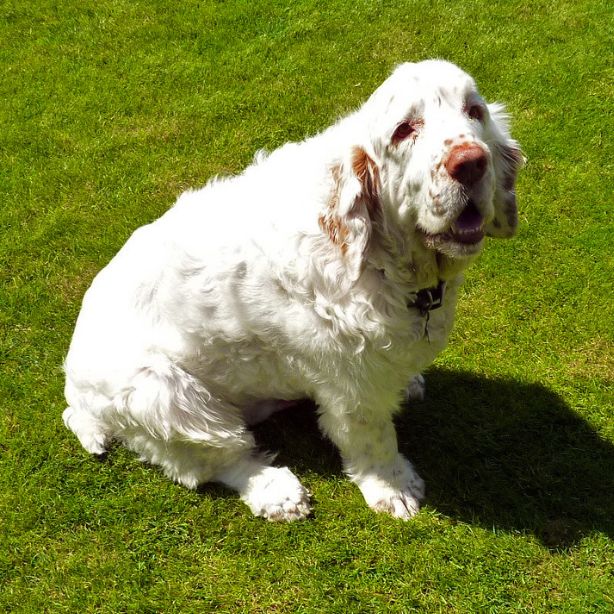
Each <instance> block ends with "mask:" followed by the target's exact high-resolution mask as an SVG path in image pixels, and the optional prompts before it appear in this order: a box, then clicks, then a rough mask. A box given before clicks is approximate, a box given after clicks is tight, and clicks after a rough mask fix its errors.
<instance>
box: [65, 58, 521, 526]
mask: <svg viewBox="0 0 614 614" xmlns="http://www.w3.org/2000/svg"><path fill="white" fill-rule="evenodd" d="M521 159H522V158H521V153H520V149H519V147H518V145H517V144H516V142H515V141H513V140H512V139H511V138H510V136H509V133H508V129H507V123H506V120H505V116H504V114H503V111H502V107H501V106H499V105H487V104H486V103H485V102H484V101H483V99H482V98H481V97H480V95H479V94H478V92H477V89H476V86H475V83H474V81H473V80H472V79H471V77H469V76H468V75H467V74H465V73H464V72H462V71H461V70H460V69H459V68H457V67H456V66H454V65H452V64H449V63H447V62H443V61H427V62H421V63H418V64H403V65H401V66H399V67H398V68H397V69H396V70H395V71H394V73H393V74H392V75H391V76H390V77H389V78H388V79H387V80H386V81H385V82H384V83H383V84H382V86H381V87H379V88H378V89H377V90H376V92H375V93H374V94H373V95H372V96H371V98H369V100H368V101H367V102H366V103H365V104H364V105H363V106H362V107H361V108H360V109H359V110H358V111H356V112H355V113H353V114H351V115H350V116H349V117H346V118H344V119H341V120H340V121H338V122H337V123H336V124H335V125H333V126H332V127H331V128H329V129H327V130H325V131H324V132H323V133H321V134H319V135H317V136H315V137H312V138H309V139H307V140H305V141H303V142H302V143H291V144H287V145H285V146H283V147H281V148H280V149H278V150H276V151H274V152H273V153H272V154H270V155H268V156H266V155H265V154H258V155H257V156H256V160H255V162H254V164H253V165H251V166H250V167H249V168H247V169H246V170H245V171H244V172H243V174H241V175H239V176H238V177H232V178H227V179H216V180H214V181H212V182H210V183H209V184H208V185H207V186H205V187H204V188H202V189H200V190H196V191H188V192H186V193H184V194H182V195H181V197H180V198H179V200H178V201H177V203H176V205H175V206H174V207H173V208H171V209H170V210H169V211H168V212H167V213H166V214H165V215H163V216H162V217H161V218H160V219H159V220H157V221H155V222H154V223H152V224H150V225H148V226H145V227H143V228H140V229H139V230H137V231H136V232H135V233H134V234H133V235H132V237H131V238H130V240H129V241H128V242H127V243H126V245H125V246H124V247H123V248H122V249H121V251H120V252H119V253H118V254H117V256H116V257H115V258H114V259H113V260H112V261H111V263H110V264H109V265H108V266H107V267H106V268H105V269H104V270H103V271H101V273H100V274H99V275H98V276H97V277H96V279H95V280H94V282H93V284H92V286H91V288H90V289H89V290H88V292H87V294H86V295H85V298H84V301H83V308H82V311H81V314H80V316H79V319H78V322H77V326H76V330H75V334H74V337H73V340H72V344H71V346H70V350H69V353H68V356H67V358H66V362H65V371H66V380H67V381H66V398H67V400H68V405H69V406H68V408H67V409H66V410H65V412H64V422H65V424H66V425H67V426H68V427H69V428H70V429H72V431H73V432H74V433H75V434H76V435H77V437H78V438H79V440H80V442H81V444H82V445H83V447H84V448H85V449H86V450H88V451H89V452H91V453H93V454H102V453H103V452H104V451H105V448H106V446H107V444H108V442H109V441H110V440H111V439H119V440H120V441H122V442H123V443H124V444H125V445H126V446H128V447H129V448H130V449H132V450H134V451H136V452H137V453H138V454H139V455H140V457H141V459H143V460H144V461H148V462H150V463H154V464H157V465H160V466H161V467H162V469H163V470H164V473H165V474H166V475H168V476H169V477H170V478H172V479H173V480H176V481H177V482H180V483H181V484H184V485H186V486H187V487H189V488H195V487H196V486H197V485H198V484H200V483H202V482H207V481H216V482H221V483H223V484H226V485H228V486H229V487H231V488H233V489H236V490H237V491H238V492H239V493H240V496H241V498H242V499H243V501H245V503H247V505H248V506H249V507H250V509H251V510H252V512H253V513H254V514H256V515H259V516H264V517H265V518H268V519H270V520H294V519H299V518H303V517H305V516H306V515H307V514H308V513H309V511H310V505H309V493H308V492H307V491H306V490H305V488H303V486H302V485H301V484H300V482H299V481H298V479H297V478H296V477H295V476H294V475H293V474H292V473H291V472H290V470H289V469H287V468H279V467H273V466H271V464H270V462H271V459H270V458H269V457H267V456H266V455H263V454H259V453H257V452H256V450H255V443H254V438H253V435H252V433H251V432H250V430H249V428H248V427H247V424H248V423H253V422H255V421H257V420H260V419H263V418H265V417H266V416H267V415H269V414H270V413H271V412H272V411H274V410H275V409H277V408H279V407H283V406H284V405H287V404H288V401H292V400H296V399H302V398H305V397H309V398H311V399H313V400H314V401H315V402H316V403H317V405H318V407H319V424H320V427H321V429H322V431H323V432H324V433H325V434H326V435H327V436H328V437H329V438H330V439H331V440H332V441H333V442H334V443H335V444H336V446H337V447H338V448H339V451H340V453H341V457H342V459H343V464H344V469H345V472H346V473H347V475H348V476H349V478H350V479H351V480H352V481H353V482H354V483H355V484H356V485H357V486H358V487H359V488H360V490H361V491H362V493H363V495H364V498H365V499H366V502H367V504H368V505H369V506H370V507H372V508H373V509H374V510H377V511H381V512H388V513H389V514H392V515H393V516H396V517H399V518H410V517H411V516H413V515H414V514H416V512H417V511H418V508H419V501H420V500H421V499H422V498H423V496H424V484H423V482H422V480H421V479H420V477H419V476H418V475H417V474H416V472H415V470H414V469H413V467H412V465H411V464H410V463H409V461H407V460H406V459H405V458H404V457H403V456H402V455H401V454H400V453H399V452H398V447H397V440H396V433H395V429H394V426H393V421H392V418H393V415H394V414H395V413H396V412H397V410H398V408H399V404H400V402H401V399H402V395H403V391H404V390H406V389H407V390H408V391H409V392H410V393H411V394H413V395H414V396H416V395H421V394H422V393H423V386H424V380H422V377H421V375H420V373H421V371H422V370H423V369H424V368H425V367H427V366H428V365H429V364H430V363H431V362H432V361H433V359H434V358H435V356H436V355H437V353H438V352H440V351H441V349H442V348H443V347H444V346H445V344H446V339H447V337H448V334H449V332H450V328H451V326H452V322H453V319H454V311H455V303H456V294H457V289H458V286H459V284H460V281H461V272H462V271H463V269H464V268H465V267H466V266H467V265H468V264H469V263H470V262H471V261H472V260H473V259H474V258H475V256H476V255H477V254H478V252H479V251H480V249H481V248H482V244H483V238H484V235H485V234H487V235H491V236H497V237H507V236H511V235H512V234H513V233H514V230H515V227H516V219H517V218H516V203H515V195H514V183H515V177H516V171H517V169H518V167H519V166H520V163H521ZM408 382H409V383H410V385H409V387H407V386H408Z"/></svg>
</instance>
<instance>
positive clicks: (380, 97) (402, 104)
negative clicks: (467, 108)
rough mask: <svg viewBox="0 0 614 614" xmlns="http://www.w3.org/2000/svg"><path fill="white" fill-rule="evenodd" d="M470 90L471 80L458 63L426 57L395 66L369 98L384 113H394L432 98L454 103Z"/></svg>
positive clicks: (422, 103)
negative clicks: (425, 59)
mask: <svg viewBox="0 0 614 614" xmlns="http://www.w3.org/2000/svg"><path fill="white" fill-rule="evenodd" d="M472 93H477V89H476V85H475V82H474V80H473V79H472V77H471V76H470V75H468V74H467V73H466V72H464V71H463V70H461V69H460V68H459V67H458V66H456V65H454V64H451V63H450V62H445V61H443V60H427V61H424V62H419V63H415V64H410V63H406V64H401V65H399V66H397V68H396V69H395V70H394V72H393V73H392V74H391V75H390V77H388V79H386V81H384V83H382V85H381V86H380V87H379V88H378V89H377V90H376V91H375V92H374V93H373V95H372V96H371V99H370V102H372V103H373V104H376V105H377V106H379V107H380V109H381V110H383V111H385V112H386V113H387V114H395V113H397V112H401V113H404V112H406V109H407V106H408V105H417V106H418V107H421V106H423V105H426V104H429V103H430V102H433V101H436V102H438V103H439V104H441V102H442V101H445V102H446V103H448V104H450V105H452V106H456V104H457V103H458V102H459V101H463V100H465V99H466V98H467V97H468V96H470V95H471V94H472ZM382 107H383V108H382ZM404 109H405V110H404Z"/></svg>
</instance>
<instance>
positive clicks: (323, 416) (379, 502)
mask: <svg viewBox="0 0 614 614" xmlns="http://www.w3.org/2000/svg"><path fill="white" fill-rule="evenodd" d="M320 427H321V429H322V430H323V431H324V433H325V434H326V435H327V436H328V437H329V438H330V439H331V440H332V441H333V442H334V443H335V444H336V445H337V447H338V448H339V451H340V452H341V457H342V459H343V466H344V470H345V472H346V473H347V475H348V476H349V478H350V479H351V480H352V482H354V483H355V484H356V485H357V486H358V487H359V488H360V490H361V492H362V494H363V496H364V498H365V501H366V502H367V504H368V505H369V507H371V508H372V509H374V510H375V511H377V512H386V513H388V514H391V515H392V516H394V517H396V518H402V519H405V520H407V519H409V518H411V517H412V516H415V515H416V514H417V513H418V510H419V509H420V501H421V500H422V499H424V482H423V480H422V478H421V477H420V476H419V475H418V474H417V473H416V470H415V469H414V468H413V466H412V464H411V463H410V462H409V461H408V460H407V459H406V458H405V457H404V456H403V455H402V454H400V453H399V451H398V445H397V437H396V431H395V428H394V424H393V422H392V414H391V413H386V414H385V415H382V414H375V415H373V414H371V413H367V412H360V411H356V410H355V411H352V412H343V413H340V412H334V411H327V410H326V409H322V408H321V413H320Z"/></svg>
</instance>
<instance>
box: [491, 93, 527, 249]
mask: <svg viewBox="0 0 614 614" xmlns="http://www.w3.org/2000/svg"><path fill="white" fill-rule="evenodd" d="M488 109H489V111H490V126H489V128H490V133H491V136H490V138H489V139H488V140H489V145H490V148H491V152H492V156H493V164H494V167H495V181H496V186H495V196H494V205H495V217H494V219H493V220H492V221H491V222H490V223H489V224H488V225H487V226H486V234H487V235H488V236H490V237H498V238H507V237H512V236H513V235H514V234H515V232H516V227H517V225H518V209H517V206H516V175H517V173H518V170H519V169H520V168H521V167H522V165H523V164H524V156H523V155H522V151H521V150H520V146H519V145H518V143H517V142H516V141H514V139H512V138H511V137H510V134H509V129H508V119H507V115H506V114H505V110H504V108H503V106H502V105H499V104H492V105H488Z"/></svg>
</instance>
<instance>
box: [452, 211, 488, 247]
mask: <svg viewBox="0 0 614 614" xmlns="http://www.w3.org/2000/svg"><path fill="white" fill-rule="evenodd" d="M483 223H484V218H483V217H482V215H481V213H480V212H479V211H478V210H477V207H476V206H475V204H474V203H473V202H471V201H470V202H469V204H468V205H467V206H466V207H465V208H464V209H463V211H462V212H461V214H460V215H459V216H458V218H457V220H456V221H455V222H454V224H453V225H452V234H453V235H454V238H455V239H456V240H457V241H460V242H461V243H477V242H478V241H481V240H482V238H483V237H484V231H483V230H482V225H483Z"/></svg>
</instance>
